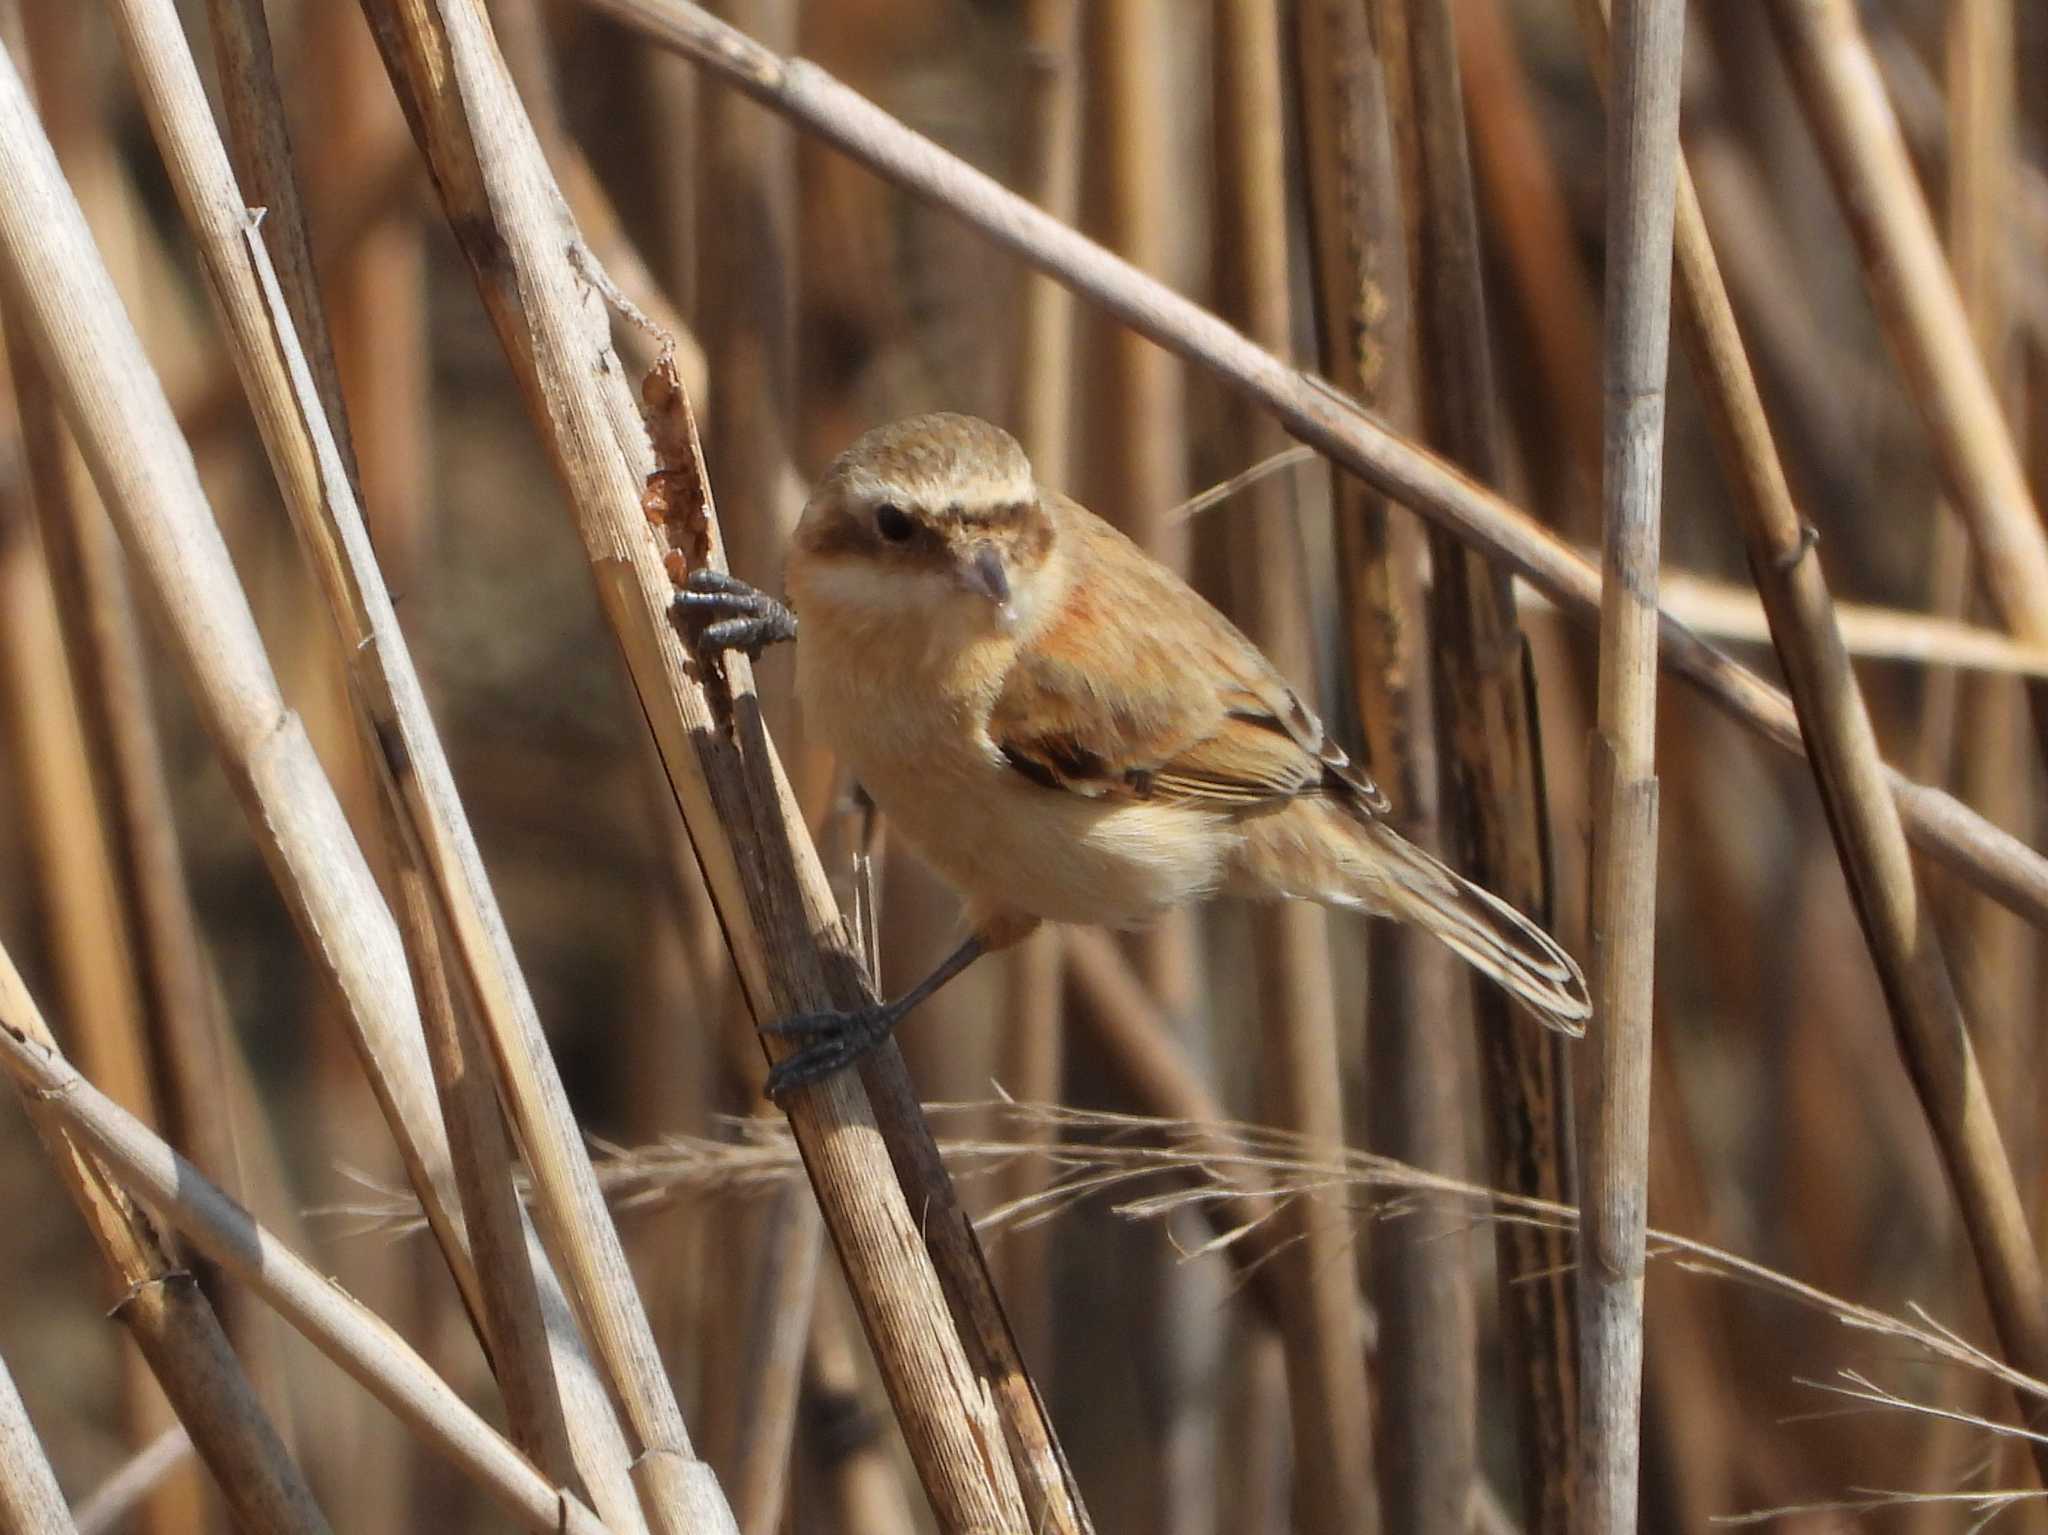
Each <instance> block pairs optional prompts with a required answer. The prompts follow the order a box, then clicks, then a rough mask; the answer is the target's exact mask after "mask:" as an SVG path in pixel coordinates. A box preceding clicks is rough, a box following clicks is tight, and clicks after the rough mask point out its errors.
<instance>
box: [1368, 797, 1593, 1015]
mask: <svg viewBox="0 0 2048 1535" xmlns="http://www.w3.org/2000/svg"><path fill="white" fill-rule="evenodd" d="M1347 820H1349V821H1350V825H1351V827H1352V828H1353V830H1354V832H1355V836H1356V840H1357V842H1358V843H1359V844H1360V846H1359V848H1358V850H1357V851H1358V852H1359V853H1362V854H1363V855H1364V859H1363V861H1364V863H1365V865H1366V867H1365V868H1363V869H1349V870H1347V872H1348V873H1350V874H1351V875H1352V879H1351V880H1349V881H1347V883H1351V884H1353V885H1355V886H1356V885H1362V886H1364V887H1365V888H1364V889H1362V890H1359V891H1358V892H1357V897H1355V898H1354V899H1358V903H1359V904H1361V905H1365V906H1368V907H1370V908H1372V909H1374V910H1377V911H1380V912H1384V913H1385V914H1386V915H1388V916H1391V917H1396V918H1399V919H1401V920H1402V921H1406V922H1413V923H1414V924H1415V925H1416V926H1418V927H1421V928H1423V929H1425V930H1427V931H1428V932H1430V933H1432V934H1434V935H1435V936H1436V937H1437V938H1438V939H1440V940H1442V942H1443V943H1445V944H1446V945H1447V946H1449V948H1450V949H1451V950H1452V951H1453V952H1454V953H1456V954H1457V955H1458V956H1459V957H1460V958H1461V959H1463V960H1464V961H1465V962H1466V963H1467V964H1469V965H1471V966H1472V967H1473V968H1474V969H1476V970H1478V971H1479V972H1480V973H1481V974H1482V975H1485V976H1488V977H1490V978H1491V979H1493V980H1494V981H1497V982H1498V983H1499V984H1500V985H1501V986H1503V987H1505V988H1506V989H1507V991H1508V993H1509V994H1510V995H1511V996H1513V997H1515V998H1516V999H1517V1000H1518V1001H1520V1002H1521V1003H1523V1004H1524V1005H1525V1006H1526V1007H1528V1008H1529V1009H1530V1011H1532V1012H1533V1013H1535V1014H1536V1016H1537V1018H1538V1019H1539V1020H1540V1021H1542V1022H1543V1023H1544V1024H1546V1025H1548V1026H1549V1027H1551V1028H1553V1029H1556V1030H1558V1031H1559V1032H1560V1033H1564V1034H1570V1035H1572V1036H1574V1037H1577V1036H1578V1035H1581V1034H1583V1033H1585V1032H1586V1020H1587V1019H1588V1018H1590V1017H1591V1016H1592V1014H1593V1001H1592V998H1591V997H1590V996H1589V995H1588V994H1587V991H1586V977H1585V975H1584V974H1583V973H1582V972H1581V971H1580V969H1579V966H1578V962H1577V961H1576V960H1574V959H1573V958H1572V957H1571V955H1569V954H1567V953H1565V951H1564V950H1563V948H1561V947H1560V946H1559V945H1558V942H1557V940H1556V939H1554V938H1552V937H1551V936H1550V935H1549V934H1548V933H1546V932H1544V931H1543V929H1542V928H1540V927H1538V926H1537V925H1536V924H1535V923H1533V922H1531V921H1530V920H1529V919H1528V918H1527V917H1525V916H1523V915H1522V914H1521V913H1520V912H1518V911H1516V910H1515V909H1514V907H1512V906H1510V905H1508V903H1507V902H1506V901H1503V900H1502V899H1501V898H1500V897H1499V896H1497V895H1494V894H1493V893H1492V892H1490V891H1486V890H1482V889H1480V888H1479V887H1478V886H1477V885H1475V884H1473V883H1472V882H1471V881H1470V880H1468V879H1466V878H1465V877H1464V876H1463V875H1461V874H1459V873H1458V872H1457V871H1456V870H1454V869H1451V868H1448V867H1446V866H1445V865H1444V864H1443V863H1441V862H1439V861H1438V860H1437V859H1435V858H1432V857H1431V856H1430V855H1429V854H1428V853H1425V852H1424V851H1423V850H1422V849H1421V848H1419V847H1417V846H1416V845H1415V844H1414V843H1412V842H1410V841H1408V840H1407V838H1405V837H1403V836H1402V835H1401V834H1400V833H1399V832H1397V831H1395V830H1394V829H1393V828H1392V827H1390V826H1387V825H1384V824H1383V823H1381V822H1379V821H1376V820H1364V819H1360V818H1351V817H1347ZM1345 861H1346V863H1347V864H1348V863H1349V862H1350V860H1349V859H1347V860H1345ZM1347 904H1348V903H1347Z"/></svg>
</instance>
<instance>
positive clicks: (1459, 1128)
mask: <svg viewBox="0 0 2048 1535" xmlns="http://www.w3.org/2000/svg"><path fill="white" fill-rule="evenodd" d="M1294 27H1295V35H1294V51H1295V68H1296V74H1297V79H1298V89H1297V93H1296V100H1297V106H1298V110H1299V113H1300V118H1301V123H1300V138H1301V142H1302V144H1303V153H1304V158H1305V161H1306V166H1307V194H1308V210H1309V225H1310V233H1311V243H1310V250H1309V261H1310V268H1311V272H1312V274H1313V281H1314V289H1315V292H1316V295H1317V298H1316V315H1315V318H1316V323H1317V331H1318V336H1319V347H1320V358H1321V363H1322V370H1323V372H1324V373H1325V374H1326V375H1327V376H1328V377H1330V378H1331V379H1333V380H1335V381H1336V383H1337V385H1338V387H1339V388H1341V389H1343V390H1345V391H1346V392H1347V393H1349V394H1352V395H1354V396H1356V397H1357V398H1359V399H1360V400H1363V401H1366V402H1368V403H1369V404H1371V405H1372V406H1373V407H1375V408H1377V409H1381V410H1383V411H1386V412H1387V413H1388V414H1389V415H1390V416H1391V415H1395V414H1397V409H1398V406H1399V404H1400V403H1401V400H1402V397H1403V396H1404V395H1405V393H1406V392H1407V384H1408V379H1409V375H1410V374H1412V372H1413V369H1414V363H1413V357H1412V353H1411V352H1410V350H1409V338H1410V335H1411V329H1410V327H1411V324H1412V308H1413V306H1412V304H1410V303H1408V302H1404V301H1403V300H1404V299H1405V297H1406V295H1407V293H1408V291H1409V288H1408V263H1407V259H1406V243H1407V242H1406V239H1405V237H1404V230H1403V226H1402V216H1401V196H1400V192H1399V188H1398V185H1397V182H1398V171H1397V169H1396V166H1395V163H1394V160H1395V156H1394V151H1393V146H1392V145H1391V143H1390V142H1389V123H1388V113H1387V102H1386V86H1387V81H1386V75H1385V72H1384V70H1383V69H1382V67H1381V63H1380V59H1379V58H1378V56H1377V55H1376V51H1375V44H1374V41H1373V39H1372V36H1371V34H1370V32H1369V30H1368V20H1367V13H1366V10H1365V8H1364V7H1362V6H1360V5H1358V4H1356V3H1355V0H1309V3H1304V4H1302V5H1299V6H1298V7H1297V8H1296V10H1295V14H1294ZM1331 500H1332V510H1333V514H1334V515H1335V517H1336V519H1337V526H1336V534H1337V547H1338V551H1339V565H1338V583H1339V588H1340V590H1341V592H1342V594H1343V606H1344V612H1345V616H1346V631H1347V634H1348V637H1349V640H1350V649H1351V672H1352V679H1353V686H1354V688H1355V689H1356V694H1357V699H1358V714H1359V718H1360V721H1361V723H1362V727H1363V730H1364V735H1365V763H1366V767H1367V768H1368V770H1369V771H1370V772H1371V773H1372V775H1373V777H1374V778H1375V779H1377V780H1378V781H1379V782H1380V783H1381V784H1382V785H1383V786H1384V787H1385V788H1386V790H1387V793H1388V797H1389V798H1390V799H1391V800H1392V801H1393V802H1394V805H1395V807H1396V811H1397V814H1398V815H1399V817H1400V822H1401V827H1402V831H1403V833H1404V834H1405V835H1407V836H1408V837H1409V838H1410V839H1412V840H1415V841H1417V842H1419V843H1421V844H1422V845H1424V846H1435V845H1436V843H1437V840H1438V836H1437V833H1438V817H1437V782H1436V756H1435V751H1434V748H1433V745H1432V739H1431V735H1430V726H1431V718H1430V707H1429V685H1430V672H1431V662H1430V658H1429V653H1428V648H1427V645H1426V643H1425V641H1424V632H1425V625H1426V623H1427V615H1426V613H1425V611H1424V601H1423V596H1422V583H1421V565H1422V559H1423V539H1422V531H1421V529H1420V527H1419V526H1418V525H1417V524H1415V522H1414V521H1413V519H1412V518H1408V517H1406V516H1405V515H1404V516H1403V517H1402V518H1401V519H1400V520H1399V521H1398V522H1397V521H1396V520H1395V518H1394V517H1393V516H1392V515H1391V513H1390V508H1389V507H1388V505H1387V503H1386V501H1385V499H1384V498H1383V497H1381V496H1379V495H1378V494H1377V493H1376V492H1374V491H1373V490H1372V489H1371V488H1370V487H1369V486H1367V485H1365V484H1364V483H1362V482H1361V481H1359V480H1356V479H1353V478H1350V477H1348V476H1338V475H1333V476H1332V477H1331ZM1367 941H1368V944H1369V949H1368V956H1369V957H1368V961H1367V964H1368V970H1367V977H1368V988H1367V997H1366V1079H1367V1082H1368V1083H1369V1084H1370V1099H1369V1105H1368V1108H1367V1112H1366V1128H1367V1130H1368V1132H1369V1133H1370V1135H1371V1137H1372V1144H1373V1145H1374V1146H1376V1147H1378V1148H1380V1149H1381V1150H1384V1151H1385V1152H1386V1153H1387V1154H1388V1155H1390V1156H1395V1157H1398V1158H1400V1159H1401V1160H1403V1161H1408V1162H1413V1163H1415V1164H1417V1165H1420V1166H1424V1167H1431V1168H1435V1169H1436V1170H1438V1171H1440V1172H1444V1173H1447V1174H1452V1175H1460V1174H1462V1173H1463V1172H1464V1170H1465V1145H1464V1134H1465V1126H1464V1118H1465V1112H1466V1110H1465V1104H1464V1102H1463V1101H1462V1100H1463V1099H1464V1098H1465V1097H1466V1095H1467V1094H1468V1092H1469V1088H1468V1087H1467V1081H1468V1075H1469V1074H1468V1072H1467V1071H1466V1069H1465V1065H1464V1061H1463V1059H1462V1058H1461V1055H1460V1049H1459V1041H1458V1039H1457V1035H1456V1031H1455V1029H1453V1028H1451V1027H1447V1026H1446V1025H1447V1024H1448V1022H1449V1020H1450V1018H1451V1016H1452V1015H1453V1013H1454V1009H1455V1001H1456V995H1457V993H1456V991H1455V990H1454V986H1455V984H1456V982H1455V981H1454V978H1453V975H1452V970H1451V967H1452V963H1453V957H1452V955H1451V954H1450V951H1449V950H1447V949H1445V948H1444V947H1443V946H1442V945H1441V944H1438V943H1436V942H1435V941H1433V940H1431V939H1429V938H1428V937H1426V936H1425V935H1422V934H1420V933H1417V932H1415V931H1414V930H1413V929H1412V928H1409V927H1407V926H1406V925H1405V924H1401V923H1395V922H1375V923H1373V924H1372V926H1371V930H1370V932H1369V934H1368V935H1367ZM1458 1219H1459V1217H1458V1216H1456V1215H1455V1214H1454V1213H1453V1212H1451V1211H1449V1210H1448V1209H1445V1208H1443V1207H1440V1206H1432V1205H1431V1204H1429V1203H1428V1202H1425V1204H1424V1208H1422V1209H1420V1210H1418V1212H1417V1213H1416V1214H1415V1215H1414V1216H1413V1217H1411V1218H1410V1219H1409V1220H1408V1221H1406V1222H1404V1223H1403V1224H1402V1226H1401V1228H1399V1229H1395V1228H1389V1229H1385V1230H1381V1231H1378V1232H1375V1233H1374V1235H1373V1238H1372V1242H1371V1251H1370V1254H1369V1257H1370V1264H1371V1266H1370V1271H1369V1272H1370V1280H1371V1284H1372V1295H1373V1300H1374V1303H1375V1305H1376V1306H1377V1307H1378V1310H1379V1314H1380V1318H1381V1323H1382V1327H1381V1347H1380V1351H1379V1355H1378V1358H1377V1360H1376V1361H1375V1363H1376V1378H1377V1383H1378V1387H1379V1391H1380V1394H1381V1398H1382V1399H1383V1400H1385V1401H1389V1402H1399V1403H1401V1404H1403V1405H1402V1408H1401V1410H1399V1411H1391V1412H1384V1413H1382V1414H1381V1415H1380V1420H1379V1425H1378V1443H1377V1445H1376V1446H1375V1460H1376V1462H1377V1464H1378V1467H1379V1471H1380V1501H1381V1514H1382V1520H1383V1522H1384V1524H1385V1526H1386V1527H1387V1528H1389V1529H1393V1530H1408V1531H1415V1532H1418V1535H1432V1532H1456V1535H1463V1531H1464V1528H1465V1525H1464V1520H1465V1503H1466V1501H1467V1499H1466V1493H1467V1492H1468V1491H1469V1490H1470V1489H1471V1488H1472V1487H1473V1485H1474V1482H1473V1478H1474V1473H1475V1462H1474V1437H1475V1434H1476V1430H1477V1424H1478V1400H1477V1380H1476V1370H1475V1358H1476V1354H1477V1342H1476V1337H1475V1327H1476V1315H1475V1309H1474V1294H1473V1280H1472V1247H1471V1242H1470V1240H1469V1239H1468V1237H1467V1236H1466V1234H1465V1233H1464V1232H1463V1231H1462V1230H1456V1229H1453V1228H1452V1227H1451V1226H1450V1225H1449V1224H1448V1223H1449V1222H1452V1221H1456V1220H1458Z"/></svg>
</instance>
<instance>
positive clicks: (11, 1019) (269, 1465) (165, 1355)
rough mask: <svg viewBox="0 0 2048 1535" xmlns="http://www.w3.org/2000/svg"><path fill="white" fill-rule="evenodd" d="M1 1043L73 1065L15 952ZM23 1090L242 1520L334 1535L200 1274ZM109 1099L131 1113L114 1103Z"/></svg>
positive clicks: (45, 1089) (3, 972) (132, 1324)
mask: <svg viewBox="0 0 2048 1535" xmlns="http://www.w3.org/2000/svg"><path fill="white" fill-rule="evenodd" d="M0 1036H4V1042H5V1043H7V1044H9V1045H13V1044H15V1043H16V1042H19V1045H20V1047H21V1048H22V1049H24V1050H27V1051H30V1052H32V1053H40V1054H41V1055H43V1056H46V1057H47V1058H49V1059H52V1060H61V1059H62V1057H61V1056H60V1055H59V1054H58V1052H57V1046H56V1042H55V1040H54V1039H53V1038H52V1036H51V1034H50V1030H49V1025H48V1024H46V1023H45V1022H44V1021H43V1017H42V1014H41V1012H40V1011H39V1010H38V1009H37V1007H36V1005H35V1002H34V1000H33V999H32V998H31V997H30V996H29V994H28V988H27V987H26V986H25V985H23V983H22V979H21V976H20V974H19V973H18V972H17V971H16V970H15V968H14V961H13V958H12V957H11V956H10V955H9V954H8V953H7V952H6V950H4V949H0ZM67 1069H68V1068H67ZM72 1075H73V1077H74V1079H76V1073H75V1072H74V1073H72ZM77 1080H81V1081H82V1079H77ZM16 1086H17V1087H18V1088H19V1089H20V1090H21V1100H22V1106H23V1107H24V1108H25V1109H26V1110H27V1111H28V1114H29V1117H30V1119H31V1120H32V1121H33V1122H34V1124H35V1127H36V1133H37V1134H38V1136H40V1137H41V1139H42V1142H43V1146H44V1149H45V1150H46V1151H47V1152H48V1153H49V1156H50V1160H51V1162H52V1163H53V1165H54V1167H55V1169H56V1172H57V1175H58V1178H59V1181H61V1182H62V1183H63V1184H64V1187H65V1190H66V1192H68V1193H69V1194H70V1195H71V1198H72V1201H73V1203H75V1204H76V1205H77V1206H78V1212H79V1214H80V1215H81V1216H83V1217H84V1219H85V1224H86V1229H87V1231H89V1232H90V1233H91V1236H92V1240H93V1245H94V1246H95V1247H96V1248H97V1249H98V1251H99V1253H100V1256H101V1258H102V1260H103V1261H104V1262H105V1263H106V1265H107V1268H108V1270H109V1271H110V1278H111V1279H112V1281H113V1284H112V1288H113V1291H114V1293H115V1295H116V1296H117V1297H118V1298H117V1300H116V1301H115V1304H114V1308H113V1314H114V1316H115V1317H117V1318H118V1319H119V1320H120V1322H121V1324H122V1326H124V1327H125V1328H127V1330H128V1333H129V1335H130V1336H131V1337H132V1338H134V1340H135V1344H136V1346H137V1348H139V1349H140V1350H141V1352H142V1355H143V1357H144V1358H145V1359H147V1360H148V1361H149V1367H150V1369H151V1370H152V1371H153V1372H154V1373H155V1375H156V1378H157V1380H158V1382H159V1384H161V1385H162V1386H163V1388H164V1394H165V1396H166V1397H168V1398H169V1399H170V1402H171V1405H172V1407H173V1408H174V1409H175V1410H176V1412H177V1414H178V1418H179V1420H180V1421H181V1422H182V1423H183V1424H184V1425H185V1428H186V1431H187V1432H188V1433H190V1434H191V1436H192V1442H193V1445H194V1446H195V1447H196V1448H197V1449H198V1451H199V1455H200V1458H201V1459H203V1460H204V1461H205V1462H206V1464H207V1466H208V1468H209V1469H210V1470H211V1471H212V1472H213V1478H214V1483H215V1485H216V1486H217V1487H218V1488H219V1490H220V1494H221V1496H222V1498H223V1499H224V1500H225V1501H226V1503H227V1506H228V1508H229V1509H230V1510H231V1511H232V1513H233V1514H234V1517H235V1519H236V1521H237V1522H238V1523H239V1524H240V1525H241V1526H242V1528H244V1529H247V1530H279V1531H292V1532H302V1535H326V1531H327V1521H326V1519H325V1517H324V1516H323V1515H322V1514H321V1512H320V1509H319V1507H318V1506H317V1505H316V1504H315V1503H314V1501H313V1495H312V1493H311V1492H310V1491H309V1490H308V1489H307V1487H306V1483H305V1478H304V1477H303V1475H302V1474H301V1473H300V1471H299V1468H298V1467H297V1466H296V1465H294V1464H293V1463H292V1458H291V1454H290V1452H289V1451H287V1450H286V1448H285V1445H284V1441H283V1440H282V1439H280V1438H279V1437H278V1434H277V1430H276V1428H275V1426H274V1425H272V1423H271V1422H270V1419H269V1417H268V1415H267V1414H266V1413H265V1412H264V1410H263V1407H262V1405H261V1404H260V1403H259V1402H258V1401H257V1400H256V1394H255V1391H254V1390H253V1389H252V1388H251V1386H250V1384H249V1380H248V1377H247V1376H246V1375H244V1374H243V1373H242V1367H241V1365H240V1364H239V1363H238V1362H237V1361H236V1359H235V1354H234V1350H233V1349H232V1348H231V1347H230V1346H229V1344H228V1339H227V1334H226V1333H224V1332H223V1331H222V1330H221V1326H220V1322H219V1320H218V1319H217V1318H216V1317H215V1315H214V1312H213V1307H212V1306H211V1305H209V1304H208V1302H207V1300H206V1297H205V1296H204V1295H203V1294H202V1293H201V1292H200V1289H199V1286H198V1285H197V1284H196V1283H195V1282H194V1280H193V1278H192V1276H191V1274H189V1273H187V1272H186V1271H185V1270H184V1269H182V1268H179V1267H176V1266H175V1265H174V1264H173V1263H172V1261H171V1258H170V1256H169V1255H168V1254H167V1253H166V1251H165V1249H164V1244H163V1242H162V1239H161V1238H160V1237H159V1236H158V1234H157V1232H156V1229H155V1228H154V1227H153V1226H152V1225H151V1224H150V1222H149V1220H148V1218H147V1217H146V1216H145V1215H144V1214H143V1213H142V1211H141V1210H140V1209H138V1208H137V1207H136V1205H135V1204H134V1202H133V1201H132V1200H130V1199H129V1197H128V1195H127V1194H126V1193H124V1192H123V1191H122V1189H121V1188H120V1186H119V1185H118V1183H117V1182H116V1181H115V1179H114V1178H113V1177H112V1176H111V1175H110V1173H109V1171H108V1169H107V1168H106V1167H103V1166H102V1165H101V1164H100V1162H99V1161H97V1160H95V1159H94V1158H93V1157H92V1156H91V1155H90V1154H89V1153H88V1151H87V1150H86V1149H85V1148H84V1147H83V1146H82V1145H81V1144H80V1142H81V1139H82V1138H81V1137H79V1136H78V1135H77V1134H76V1133H75V1127H73V1126H72V1125H71V1124H70V1122H69V1119H68V1116H67V1115H66V1113H65V1107H66V1106H65V1105H64V1104H62V1103H60V1102H57V1101H56V1099H57V1096H58V1095H59V1094H61V1093H62V1092H63V1091H64V1089H63V1088H58V1087H51V1086H50V1085H49V1084H47V1083H34V1084H29V1083H24V1082H22V1081H20V1080H19V1079H17V1082H16ZM101 1101H102V1102H105V1103H107V1104H108V1105H109V1107H110V1108H111V1109H112V1112H114V1113H117V1114H123V1115H125V1111H124V1110H122V1109H119V1108H117V1107H113V1105H112V1100H110V1099H102V1100H101ZM131 1122H132V1121H131ZM138 1128H140V1127H139V1126H138ZM141 1133H142V1134H144V1135H147V1134H149V1132H148V1131H147V1130H142V1131H141Z"/></svg>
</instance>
